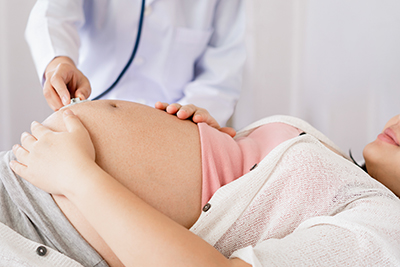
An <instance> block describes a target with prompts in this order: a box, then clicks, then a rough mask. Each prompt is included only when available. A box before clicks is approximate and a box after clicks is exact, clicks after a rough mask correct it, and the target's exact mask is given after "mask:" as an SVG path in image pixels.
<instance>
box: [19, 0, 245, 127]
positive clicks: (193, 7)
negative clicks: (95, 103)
mask: <svg viewBox="0 0 400 267" xmlns="http://www.w3.org/2000/svg"><path fill="white" fill-rule="evenodd" d="M243 2H244V1H242V0H202V1H197V0H147V1H146V9H145V18H144V25H143V31H142V38H141V42H140V46H139V49H138V52H137V54H136V58H135V60H134V61H133V63H132V65H131V66H130V68H129V70H128V71H127V73H125V75H124V77H123V78H122V79H121V80H120V82H119V84H118V86H117V87H116V88H115V89H114V90H113V91H112V92H111V93H109V94H108V95H106V96H105V97H107V98H111V99H122V100H130V101H136V102H141V103H144V104H148V105H154V103H155V102H156V101H164V102H168V103H173V102H180V103H182V104H189V103H193V104H195V105H197V106H200V107H204V108H206V109H208V110H209V111H210V112H211V114H212V115H213V116H214V117H215V118H216V119H217V121H218V122H219V123H220V124H221V125H225V123H226V121H227V120H228V119H229V117H230V116H231V115H232V113H233V110H234V106H235V104H236V101H237V100H238V98H239V94H240V87H241V81H242V69H243V65H244V61H245V57H246V53H245V46H244V32H245V14H244V3H243ZM140 7H141V1H140V0H119V1H111V0H96V1H90V0H39V1H37V3H36V4H35V6H34V8H33V10H32V12H31V15H30V17H29V21H28V25H27V30H26V39H27V41H28V44H29V46H30V48H31V51H32V55H33V58H34V62H35V64H36V68H37V71H38V74H39V77H40V79H41V80H42V81H43V74H44V71H45V68H46V66H47V65H48V63H49V62H50V61H51V60H52V59H53V58H54V57H57V56H68V57H70V58H71V59H72V60H73V61H74V62H75V64H77V66H78V68H79V69H80V70H81V71H82V72H83V73H84V74H85V75H86V76H87V77H88V78H89V80H90V82H91V85H92V95H91V97H92V98H93V97H96V96H97V95H99V94H100V93H102V92H103V91H104V90H105V89H106V88H108V87H109V86H110V85H111V84H112V83H113V82H114V81H115V80H116V78H117V77H118V75H119V74H120V73H121V71H122V69H123V67H124V66H125V64H126V63H127V61H128V59H129V57H130V55H131V53H132V50H133V46H134V43H135V40H136V35H137V30H138V22H139V15H140Z"/></svg>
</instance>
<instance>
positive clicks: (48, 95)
mask: <svg viewBox="0 0 400 267" xmlns="http://www.w3.org/2000/svg"><path fill="white" fill-rule="evenodd" d="M43 95H44V97H45V99H46V101H47V104H48V105H49V106H50V108H51V109H52V110H54V111H57V110H59V109H60V108H62V107H63V106H64V105H63V103H62V102H61V99H60V96H59V95H58V94H57V92H56V91H55V90H54V88H53V86H52V85H51V83H50V81H49V80H46V82H45V83H44V87H43Z"/></svg>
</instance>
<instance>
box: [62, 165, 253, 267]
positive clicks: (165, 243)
mask: <svg viewBox="0 0 400 267" xmlns="http://www.w3.org/2000/svg"><path fill="white" fill-rule="evenodd" d="M82 175H85V176H84V179H81V181H82V183H80V184H79V185H76V186H74V187H73V188H72V189H71V190H69V192H68V193H66V197H68V198H69V199H70V201H72V202H73V203H74V204H75V205H76V206H77V207H78V209H79V210H80V211H81V212H82V214H84V216H85V217H86V219H87V220H88V221H89V223H90V224H91V225H92V226H93V227H94V228H95V229H96V231H97V232H98V233H99V234H100V236H101V237H102V238H103V239H104V240H105V242H106V243H107V244H108V245H109V246H110V248H111V249H112V250H113V251H114V253H115V254H116V255H117V256H118V257H119V259H120V260H121V261H122V262H123V263H124V264H125V265H126V266H185V267H186V266H219V267H220V266H249V265H248V264H247V263H245V262H243V261H241V260H239V259H235V260H228V259H226V258H225V257H224V256H223V255H222V254H220V253H219V252H218V251H217V250H216V249H215V248H213V247H212V246H211V245H209V244H208V243H207V242H205V241H204V240H203V239H201V238H200V237H198V236H196V235H195V234H193V233H192V232H190V231H188V230H187V229H186V228H184V227H183V226H181V225H179V224H177V223H176V222H175V221H173V220H171V219H170V218H168V217H167V216H165V215H164V214H162V213H161V212H159V211H157V210H156V209H154V208H153V207H151V206H150V205H148V204H147V203H145V202H144V201H142V200H141V199H140V198H139V197H137V196H136V195H135V194H133V193H132V192H131V191H129V190H128V189H127V188H126V187H124V186H123V185H122V184H120V183H119V182H118V181H116V180H115V179H113V178H112V177H111V176H109V175H108V174H107V173H106V172H104V171H103V170H102V169H101V168H100V167H97V165H96V166H93V167H90V168H88V169H87V171H85V173H83V174H82ZM82 177H83V176H82Z"/></svg>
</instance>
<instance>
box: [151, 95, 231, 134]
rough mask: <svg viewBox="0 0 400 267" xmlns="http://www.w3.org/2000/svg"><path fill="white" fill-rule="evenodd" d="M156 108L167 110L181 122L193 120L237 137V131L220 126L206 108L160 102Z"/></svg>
mask: <svg viewBox="0 0 400 267" xmlns="http://www.w3.org/2000/svg"><path fill="white" fill-rule="evenodd" d="M155 108H157V109H160V110H165V111H166V112H167V113H169V114H171V115H176V116H177V117H178V118H179V119H181V120H186V119H191V120H192V121H193V122H195V123H200V122H204V123H207V124H208V125H209V126H211V127H214V128H216V129H217V130H219V131H221V132H224V133H226V134H229V135H230V136H232V137H234V136H235V135H236V131H235V129H233V128H231V127H221V126H219V124H218V122H217V121H216V120H215V119H214V118H213V117H212V116H211V115H210V113H209V112H208V111H207V110H206V109H204V108H199V107H196V106H195V105H192V104H189V105H183V106H182V105H181V104H178V103H174V104H168V103H162V102H160V101H158V102H157V103H156V104H155Z"/></svg>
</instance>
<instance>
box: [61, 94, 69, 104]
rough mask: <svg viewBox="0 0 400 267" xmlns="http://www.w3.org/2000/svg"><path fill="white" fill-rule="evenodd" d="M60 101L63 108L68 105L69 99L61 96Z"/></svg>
mask: <svg viewBox="0 0 400 267" xmlns="http://www.w3.org/2000/svg"><path fill="white" fill-rule="evenodd" d="M61 101H62V103H63V105H64V106H65V105H68V104H69V97H67V96H63V97H62V99H61Z"/></svg>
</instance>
